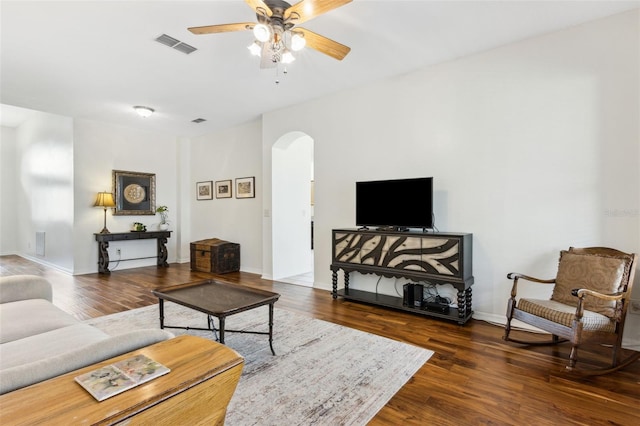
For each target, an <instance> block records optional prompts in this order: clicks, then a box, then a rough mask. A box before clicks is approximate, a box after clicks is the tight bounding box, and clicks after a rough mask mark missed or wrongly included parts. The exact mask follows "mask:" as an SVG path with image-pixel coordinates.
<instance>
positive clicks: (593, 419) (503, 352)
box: [0, 256, 640, 425]
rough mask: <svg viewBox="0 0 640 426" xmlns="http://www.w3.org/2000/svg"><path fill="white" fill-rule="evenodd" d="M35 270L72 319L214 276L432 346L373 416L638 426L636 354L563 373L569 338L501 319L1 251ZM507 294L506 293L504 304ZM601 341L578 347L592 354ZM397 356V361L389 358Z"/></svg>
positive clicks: (288, 304)
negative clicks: (531, 344) (89, 267)
mask: <svg viewBox="0 0 640 426" xmlns="http://www.w3.org/2000/svg"><path fill="white" fill-rule="evenodd" d="M16 274H35V275H42V276H44V277H46V278H48V279H49V280H50V281H51V282H52V283H53V286H54V290H53V294H54V303H55V304H56V305H57V306H59V307H60V308H62V309H64V310H65V311H67V312H69V313H71V314H73V315H75V316H76V317H77V318H79V319H88V318H92V317H96V316H101V315H106V314H111V313H115V312H121V311H125V310H128V309H133V308H138V307H142V306H147V305H151V304H155V303H157V299H156V298H155V297H153V296H152V295H151V291H150V290H151V289H154V288H157V287H164V286H171V285H176V284H181V283H184V282H189V281H195V280H199V279H207V278H216V279H219V280H221V281H226V282H231V283H237V284H241V285H247V286H252V287H257V288H263V289H267V290H272V291H276V292H278V293H280V294H281V297H280V300H279V301H278V303H277V304H276V306H277V307H278V308H282V309H288V310H291V311H295V312H298V313H300V314H303V315H308V316H312V317H314V318H319V319H322V320H326V321H330V322H333V323H337V324H341V325H345V326H348V327H352V328H356V329H358V330H362V331H366V332H369V333H374V334H378V335H381V336H386V337H389V338H392V339H396V340H400V341H403V342H406V343H410V344H414V345H417V346H421V347H424V348H427V349H431V350H433V351H434V352H435V354H434V355H433V357H431V359H430V360H429V362H427V363H426V364H425V365H424V366H423V367H422V368H421V369H420V370H419V371H418V372H417V373H416V374H415V376H414V377H413V378H412V379H411V380H410V381H409V382H408V383H407V384H406V385H405V386H404V387H403V388H402V389H401V390H400V391H399V392H398V393H397V394H396V395H395V396H394V397H393V398H392V399H391V401H389V403H388V404H387V405H386V406H385V407H384V408H383V409H382V410H381V411H380V412H379V413H378V414H377V415H376V416H375V418H374V419H373V420H372V422H371V423H370V424H371V425H390V424H391V425H398V424H407V425H427V424H429V425H430V424H438V425H480V424H481V425H605V424H606V425H637V424H640V362H636V363H635V364H634V365H631V366H630V367H627V368H626V369H625V370H623V371H619V372H617V373H613V374H610V375H607V376H600V377H592V378H575V377H571V376H568V375H567V374H565V373H564V372H563V368H564V366H565V365H566V360H567V359H568V356H569V347H568V346H567V345H566V344H564V345H560V346H557V347H536V348H525V347H521V346H518V345H514V344H508V343H506V342H504V341H502V339H501V337H502V334H503V329H502V327H498V326H494V325H491V324H488V323H485V322H482V321H477V320H471V321H470V322H469V323H467V324H466V325H464V326H458V325H457V324H455V323H450V322H446V321H438V320H432V319H429V318H425V317H422V316H418V315H412V314H410V313H405V312H399V311H393V310H388V309H382V308H378V307H375V306H369V305H364V304H358V303H352V302H345V301H343V300H338V301H334V300H333V299H332V298H331V295H330V293H329V292H327V291H322V290H317V289H312V288H306V287H301V286H296V285H291V284H285V283H279V282H273V281H268V280H262V279H260V277H259V276H257V275H254V274H249V273H243V272H240V273H230V274H225V275H214V274H207V273H198V272H191V271H190V270H189V264H172V265H171V267H170V268H156V267H145V268H136V269H128V270H122V271H115V272H113V273H112V274H111V275H99V274H88V275H80V276H74V277H72V276H68V275H65V274H63V273H60V272H57V271H55V270H54V269H51V268H47V267H44V266H42V265H39V264H37V263H34V262H30V261H28V260H25V259H22V258H20V257H18V256H2V257H0V275H4V276H6V275H16ZM507 298H508V295H507V294H505V300H504V303H505V307H506V303H507ZM605 355H608V352H607V350H606V349H603V348H599V347H594V348H589V350H581V352H580V358H579V359H580V361H579V362H584V363H594V364H596V363H599V362H602V361H603V360H604V358H603V357H604V356H605ZM389 362H402V360H400V359H398V360H389Z"/></svg>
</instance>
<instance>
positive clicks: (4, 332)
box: [0, 299, 78, 344]
mask: <svg viewBox="0 0 640 426" xmlns="http://www.w3.org/2000/svg"><path fill="white" fill-rule="evenodd" d="M74 324H78V320H77V319H75V318H74V317H73V316H71V315H69V314H67V313H66V312H64V311H62V310H60V308H57V307H56V306H54V305H52V304H51V303H50V302H48V301H46V300H44V299H29V300H20V301H17V302H10V303H2V304H0V343H2V344H4V343H7V342H12V341H14V340H19V339H22V338H25V337H29V336H33V335H34V334H40V333H46V332H48V331H51V330H55V329H57V328H62V327H68V326H70V325H74Z"/></svg>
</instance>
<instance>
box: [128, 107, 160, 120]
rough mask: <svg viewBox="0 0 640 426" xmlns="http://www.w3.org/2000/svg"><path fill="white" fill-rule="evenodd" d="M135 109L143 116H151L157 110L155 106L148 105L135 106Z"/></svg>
mask: <svg viewBox="0 0 640 426" xmlns="http://www.w3.org/2000/svg"><path fill="white" fill-rule="evenodd" d="M133 109H134V110H135V111H136V112H137V113H138V115H139V116H140V117H142V118H147V117H150V116H151V114H153V113H154V112H155V111H154V109H153V108H149V107H146V106H134V107H133Z"/></svg>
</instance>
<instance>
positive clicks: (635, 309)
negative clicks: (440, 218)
mask: <svg viewBox="0 0 640 426" xmlns="http://www.w3.org/2000/svg"><path fill="white" fill-rule="evenodd" d="M629 313H631V314H636V315H640V300H638V299H636V300H634V299H631V303H630V304H629Z"/></svg>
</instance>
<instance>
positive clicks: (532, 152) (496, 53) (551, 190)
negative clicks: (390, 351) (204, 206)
mask: <svg viewBox="0 0 640 426" xmlns="http://www.w3.org/2000/svg"><path fill="white" fill-rule="evenodd" d="M638 22H639V15H638V11H633V12H629V13H625V14H621V15H617V16H614V17H611V18H608V19H603V20H599V21H595V22H593V23H588V24H584V25H581V26H578V27H575V28H571V29H568V30H565V31H561V32H557V33H553V34H550V35H547V36H543V37H537V38H533V39H530V40H525V41H522V42H519V43H514V44H511V45H508V46H504V47H501V48H498V49H494V50H491V51H488V52H485V53H481V54H478V55H474V56H471V57H466V58H462V59H459V60H456V61H453V62H449V63H445V64H441V65H438V66H434V67H430V68H427V69H425V70H421V71H418V72H414V73H411V74H408V75H405V76H400V77H397V78H395V79H393V80H389V81H385V82H382V83H379V84H374V85H370V86H367V87H363V88H360V89H357V90H352V91H348V92H342V93H338V94H335V95H333V96H328V97H324V98H321V99H318V100H314V101H311V102H307V103H304V104H300V105H295V106H294V107H291V108H286V109H283V110H280V111H275V112H271V113H266V114H265V115H264V117H263V155H264V161H263V178H264V180H265V181H264V186H265V188H264V194H265V206H264V208H265V209H269V208H271V206H270V204H269V197H270V193H271V188H270V185H271V184H270V181H269V176H271V170H270V167H271V166H270V165H271V158H270V151H271V146H272V145H273V143H274V142H275V141H277V140H278V138H279V137H280V136H281V135H283V134H286V133H288V132H291V131H301V132H304V133H307V134H308V135H310V136H311V137H312V138H313V139H314V141H315V182H316V183H315V185H316V187H315V201H316V204H315V225H316V234H315V235H316V240H315V242H316V246H315V247H316V250H315V251H316V257H315V271H316V282H315V286H316V287H319V288H325V289H329V288H330V286H331V274H330V271H329V264H330V262H331V247H330V240H331V229H333V228H337V227H350V226H353V225H354V182H355V181H356V180H367V179H387V178H404V177H417V176H433V177H434V189H435V199H434V204H435V214H436V225H437V227H438V228H439V230H440V231H451V232H472V233H473V234H474V247H473V248H474V257H473V262H474V276H475V286H474V289H473V294H474V309H475V311H476V313H477V314H478V315H476V316H477V317H484V318H490V319H501V318H503V317H504V311H505V307H506V300H507V297H508V294H509V289H510V283H509V282H508V281H507V280H506V278H505V277H506V274H507V273H508V272H510V271H521V272H527V273H529V274H533V275H538V276H542V277H546V276H553V274H554V273H555V270H556V266H557V257H558V251H559V250H561V249H563V248H566V247H569V246H571V245H574V246H590V245H606V246H613V247H617V248H619V249H621V250H625V251H630V252H631V251H635V252H637V251H639V250H640V240H639V229H640V225H639V222H640V218H639V215H638V213H637V212H638V206H639V199H640V190H639V185H640V179H639V170H640V167H639V154H638V150H639V146H638V140H639V131H638V121H637V120H638V116H639V112H640V109H639V106H638V93H639V90H638V89H639V87H638V75H639V72H640V69H639V66H638V64H639V54H638V52H639V49H638V48H639V41H638V40H639V37H638V36H639V34H638ZM407 208H410V204H409V203H408V205H407ZM624 212H627V214H625V213H624ZM270 228H271V226H270V219H269V218H265V219H264V227H263V238H264V244H263V247H264V257H265V261H264V264H265V266H266V265H268V264H269V263H270V256H271V253H270V252H269V251H270V249H269V247H270V246H271V235H270ZM374 279H376V278H371V277H365V276H358V275H357V274H355V276H354V277H353V278H352V283H353V285H354V286H355V287H358V286H360V285H371V281H372V280H374ZM385 281H386V282H383V283H381V285H380V286H381V289H384V290H383V291H386V292H391V293H393V292H394V290H393V281H392V280H385ZM534 293H535V294H537V295H539V296H541V297H545V296H546V292H545V291H534ZM543 293H544V294H543ZM638 332H639V330H638V329H637V328H636V330H635V331H633V333H635V336H637V335H638Z"/></svg>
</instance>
